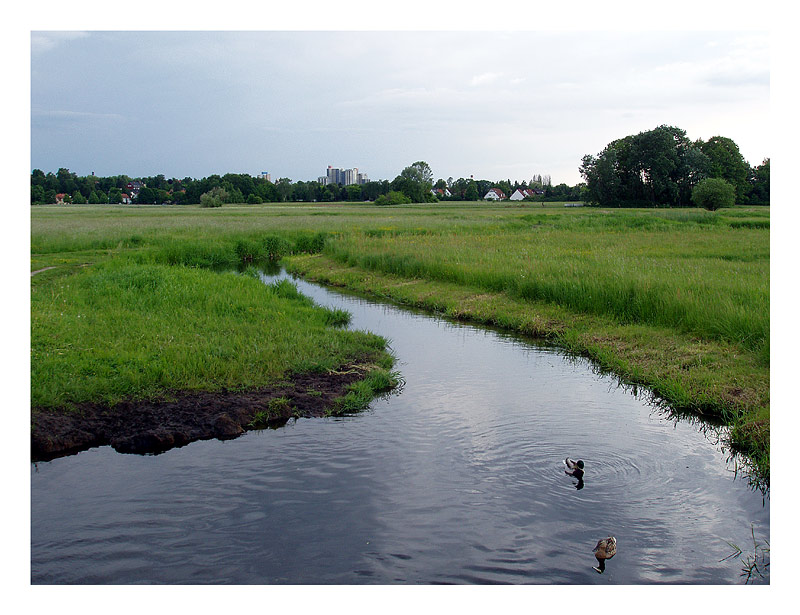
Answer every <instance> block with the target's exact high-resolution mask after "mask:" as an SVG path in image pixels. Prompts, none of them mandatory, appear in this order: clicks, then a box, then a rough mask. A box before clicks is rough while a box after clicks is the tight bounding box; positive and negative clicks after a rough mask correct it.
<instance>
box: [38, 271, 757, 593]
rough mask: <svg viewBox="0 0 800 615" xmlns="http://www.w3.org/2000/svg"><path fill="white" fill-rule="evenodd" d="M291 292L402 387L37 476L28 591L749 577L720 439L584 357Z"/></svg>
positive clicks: (743, 504) (748, 540)
mask: <svg viewBox="0 0 800 615" xmlns="http://www.w3.org/2000/svg"><path fill="white" fill-rule="evenodd" d="M298 287H299V288H300V290H301V291H302V292H304V293H305V294H307V295H310V296H312V297H313V298H314V299H315V300H316V301H317V302H318V303H321V304H325V305H331V306H336V307H341V308H345V309H347V310H349V311H350V312H352V313H353V316H354V318H353V325H352V326H353V327H354V328H358V329H367V330H370V331H373V332H375V333H378V334H381V335H383V336H385V337H387V338H389V339H390V340H391V347H392V349H393V350H394V352H395V353H396V355H397V357H398V360H399V364H398V369H399V370H400V371H401V372H402V375H403V377H404V379H405V386H404V387H403V388H402V390H401V391H400V392H399V393H397V394H394V395H391V396H390V397H388V398H386V399H381V400H376V401H375V402H374V403H373V404H372V406H371V408H370V409H369V410H367V411H366V412H364V413H362V414H359V415H358V416H353V417H346V418H336V419H334V418H331V419H301V420H298V421H296V422H290V423H289V424H288V425H287V426H285V427H283V428H281V429H277V430H264V431H257V432H249V433H247V434H245V435H244V436H242V437H240V438H238V439H236V440H230V441H226V442H221V441H217V440H213V441H204V442H195V443H192V444H190V445H188V446H186V447H183V448H179V449H173V450H171V451H168V452H166V453H163V454H160V455H155V456H152V455H151V456H137V455H122V454H119V453H116V452H115V451H113V450H112V449H111V448H110V447H102V448H97V449H93V450H89V451H86V452H83V453H80V454H78V455H74V456H71V457H65V458H61V459H56V460H54V461H50V462H45V463H37V464H32V467H31V492H32V497H31V517H32V518H31V558H32V562H31V578H32V582H33V583H93V584H94V583H257V584H278V583H302V584H306V583H312V584H331V583H334V584H364V583H383V584H385V583H459V584H463V583H573V584H615V583H624V584H629V583H714V584H718V583H742V582H743V577H742V576H741V574H742V561H741V560H742V559H744V558H746V557H747V555H748V552H749V553H750V554H751V555H752V553H753V535H755V537H756V539H757V540H758V541H759V542H761V543H764V542H765V541H769V528H770V513H769V500H768V499H766V500H765V499H764V497H763V495H762V494H761V493H760V492H754V491H752V490H751V489H750V488H749V487H748V484H747V481H746V480H744V479H742V478H741V477H740V478H736V477H735V473H734V470H735V468H734V466H733V464H732V463H731V462H729V461H728V460H727V455H726V454H725V453H724V452H723V451H722V449H721V447H720V446H719V445H717V444H716V443H715V442H716V438H715V437H713V436H711V435H706V434H704V430H703V429H702V427H701V426H697V425H692V424H689V423H687V422H675V421H673V420H670V419H668V418H667V417H665V416H664V415H663V414H662V413H661V412H660V411H658V410H656V409H655V408H654V407H652V406H650V405H648V404H647V403H646V401H645V399H643V398H641V397H638V396H635V395H633V394H632V393H631V392H630V391H629V390H626V389H624V388H622V387H619V386H618V384H617V382H616V380H615V379H614V378H612V377H609V376H603V375H598V374H596V373H594V372H593V371H592V369H591V365H590V364H589V363H588V362H586V361H584V360H580V359H578V360H576V359H573V358H569V357H566V356H564V355H563V354H562V353H560V352H558V351H554V350H551V349H542V348H539V347H537V346H535V345H532V344H530V343H527V342H525V341H521V340H519V339H518V338H514V337H511V336H507V335H503V334H500V333H497V332H494V331H489V330H486V329H481V328H477V327H472V326H464V325H459V324H453V323H450V322H446V321H443V320H439V319H436V318H431V317H430V316H425V315H421V314H416V313H412V312H409V311H404V310H400V309H398V308H395V307H390V306H386V305H381V304H375V303H372V302H368V301H365V300H362V299H358V298H353V297H348V296H343V295H340V294H335V293H332V292H330V291H327V290H325V289H322V288H320V287H318V286H314V285H310V284H307V283H304V282H298ZM568 455H569V456H572V457H580V458H582V459H583V460H585V462H586V465H587V475H586V479H585V484H584V487H583V488H582V489H580V490H579V489H576V481H575V480H574V479H572V478H571V477H569V476H566V475H565V474H564V471H563V459H564V457H566V456H568ZM751 532H752V534H751ZM611 534H613V535H614V536H616V538H617V541H618V553H617V555H616V557H614V558H613V559H611V560H609V562H608V565H607V567H606V571H605V573H604V574H602V575H600V574H598V573H596V572H595V571H594V570H593V569H592V566H593V565H596V561H595V559H594V557H593V556H592V548H593V547H594V545H595V543H596V542H597V540H598V539H600V538H604V537H606V536H607V535H611ZM729 543H733V544H736V545H738V546H739V547H741V548H742V549H743V550H744V553H743V554H742V555H740V556H738V557H730V558H728V559H725V558H726V557H728V556H729V555H731V553H732V552H733V549H732V547H731V546H730V544H729ZM748 549H749V551H748ZM721 560H722V561H721ZM755 580H756V581H758V582H762V583H763V582H769V578H768V576H767V577H766V578H761V577H756V579H755Z"/></svg>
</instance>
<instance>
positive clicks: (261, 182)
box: [31, 161, 586, 207]
mask: <svg viewBox="0 0 800 615" xmlns="http://www.w3.org/2000/svg"><path fill="white" fill-rule="evenodd" d="M133 182H139V183H140V184H141V186H142V187H141V188H139V189H138V193H137V194H136V196H135V198H133V200H132V202H133V203H139V204H154V203H168V204H176V205H183V204H196V205H204V206H209V207H216V206H220V205H223V204H225V203H250V204H259V203H284V202H323V203H328V202H341V201H347V202H363V201H372V202H375V203H376V204H378V205H380V204H385V203H392V202H395V203H397V202H407V203H425V202H436V201H442V200H444V201H478V200H480V199H482V198H483V197H484V195H485V194H486V193H487V192H488V191H489V189H490V188H500V189H501V190H503V192H505V194H506V196H511V194H512V193H513V192H514V191H515V190H516V189H518V188H531V189H535V190H537V197H536V200H540V201H547V200H570V199H571V200H579V199H581V198H582V197H583V196H584V193H585V190H586V188H585V185H583V184H579V185H577V186H572V187H571V186H567V185H566V184H563V183H562V184H558V185H556V186H553V185H552V182H551V180H550V177H549V176H547V175H545V176H542V175H534V176H533V177H532V178H531V180H530V181H529V182H525V181H523V182H519V181H514V182H512V181H511V180H510V179H506V180H500V181H490V180H486V179H478V180H475V179H473V178H471V177H470V178H469V179H467V178H463V177H461V178H458V179H453V178H452V177H449V178H448V179H447V180H445V179H439V180H437V181H436V182H434V181H433V172H432V170H431V168H430V165H428V163H427V162H424V161H418V162H415V163H413V164H411V165H409V166H408V167H406V168H405V169H403V170H402V171H401V172H400V174H399V175H398V176H397V177H395V179H394V180H392V181H389V180H378V181H370V182H367V183H365V184H361V185H359V184H351V185H346V186H345V185H338V184H320V183H319V182H317V181H296V182H293V181H291V180H290V179H289V178H286V177H282V178H280V179H278V180H277V181H276V182H274V183H273V182H270V181H267V180H266V179H263V178H260V177H252V176H251V175H247V174H245V173H227V174H225V175H210V176H208V177H204V178H202V179H194V178H191V177H184V178H183V179H178V178H174V177H173V178H171V179H167V178H166V177H165V176H164V175H155V176H151V177H129V176H127V175H114V176H110V177H100V176H95V175H87V176H78V175H77V174H75V173H73V172H71V171H70V170H69V169H66V168H60V169H59V170H58V171H57V172H56V173H52V172H50V173H45V172H44V171H42V170H40V169H34V170H33V171H32V173H31V204H33V205H42V204H52V203H56V202H57V196H58V195H63V196H62V197H61V199H63V201H64V202H66V203H76V204H86V203H90V204H102V203H111V204H115V203H122V202H123V195H126V194H127V195H128V196H129V197H133V195H132V194H131V190H130V189H129V188H128V186H129V185H130V184H132V183H133ZM445 189H446V190H447V191H449V192H450V195H449V196H447V193H446V192H445ZM437 190H438V191H437ZM390 194H393V195H395V196H392V197H391V198H389V195H390ZM396 195H402V198H401V197H398V196H396Z"/></svg>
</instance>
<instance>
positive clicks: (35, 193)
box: [31, 185, 45, 205]
mask: <svg viewBox="0 0 800 615" xmlns="http://www.w3.org/2000/svg"><path fill="white" fill-rule="evenodd" d="M44 202H45V200H44V187H42V186H41V185H37V186H31V205H34V204H38V203H44Z"/></svg>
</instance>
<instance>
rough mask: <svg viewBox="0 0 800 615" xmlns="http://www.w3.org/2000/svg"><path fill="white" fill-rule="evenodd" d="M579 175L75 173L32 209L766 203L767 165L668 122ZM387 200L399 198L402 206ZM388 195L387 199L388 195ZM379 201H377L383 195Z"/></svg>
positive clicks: (418, 170)
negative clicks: (718, 190) (729, 192)
mask: <svg viewBox="0 0 800 615" xmlns="http://www.w3.org/2000/svg"><path fill="white" fill-rule="evenodd" d="M580 172H581V175H582V177H583V179H584V180H585V183H579V184H577V185H575V186H568V185H567V184H563V183H562V184H558V185H555V186H553V185H552V182H551V180H550V177H549V176H548V175H544V176H542V175H534V176H533V177H532V178H531V179H530V181H527V182H526V181H523V182H518V181H514V182H512V181H511V180H509V179H506V180H500V181H490V180H485V179H481V180H475V179H472V178H471V177H470V178H469V179H465V178H463V177H461V178H458V179H455V180H454V179H453V178H452V177H449V178H448V179H447V180H445V179H439V180H437V181H436V182H434V181H433V173H432V171H431V169H430V166H429V165H428V164H427V163H426V162H423V161H419V162H415V163H413V164H412V165H410V166H408V167H406V168H405V169H403V171H402V172H401V173H400V174H399V175H398V176H397V177H396V178H395V179H394V180H392V181H388V180H381V181H370V182H367V183H365V184H361V185H359V184H351V185H339V184H321V183H319V182H317V181H296V182H293V181H292V180H290V179H288V178H286V177H282V178H280V179H278V180H277V181H276V182H274V183H273V182H270V181H268V180H266V179H262V178H260V177H253V176H251V175H248V174H245V173H227V174H225V175H210V176H208V177H204V178H202V179H193V178H191V177H184V178H183V179H177V178H174V177H173V178H171V179H167V178H166V177H165V176H164V175H156V176H154V177H136V178H132V177H129V176H127V175H115V176H111V177H99V176H95V175H87V176H83V177H79V176H78V175H76V174H75V173H72V172H70V170H69V169H65V168H61V169H58V171H57V172H56V173H52V172H50V173H45V172H44V171H42V170H40V169H34V170H33V171H32V172H31V204H33V205H40V204H51V203H77V204H87V203H88V204H102V203H111V204H114V203H128V202H130V203H133V204H137V203H138V204H154V203H164V204H175V205H182V204H199V205H208V206H219V205H222V204H223V203H251V204H258V203H285V202H323V203H327V202H337V201H349V202H363V201H373V202H374V201H377V204H381V203H390V202H422V201H425V202H437V201H478V200H480V199H482V198H483V197H484V196H485V195H486V193H487V192H488V191H489V190H490V189H491V188H499V189H500V190H502V191H503V193H504V194H505V195H506V197H509V196H511V194H513V192H514V191H515V190H517V189H530V190H532V191H534V193H535V194H534V195H531V196H527V197H526V198H525V200H526V201H535V202H545V201H584V202H586V203H587V204H589V205H599V206H602V207H663V206H666V207H670V206H671V207H689V206H692V202H691V194H692V189H693V188H694V187H695V186H696V185H697V184H698V183H699V182H700V181H701V180H703V179H705V178H721V179H724V180H725V181H727V182H728V183H730V184H731V185H732V186H733V187H734V189H735V192H736V202H737V203H740V204H749V205H769V159H768V158H767V159H766V160H764V161H763V162H762V164H760V165H759V166H756V167H751V166H750V165H749V164H748V163H747V161H745V160H744V158H743V157H742V154H741V153H740V152H739V147H738V146H737V145H736V143H734V142H733V141H732V140H731V139H728V138H726V137H712V138H710V139H709V140H708V141H703V140H702V139H701V140H698V141H691V140H689V139H688V138H687V136H686V132H685V131H683V130H681V129H680V128H675V127H672V126H659V127H658V128H655V129H653V130H649V131H646V132H641V133H639V134H637V135H630V136H627V137H625V138H623V139H617V140H615V141H612V142H611V143H609V144H608V145H607V146H606V147H605V149H603V151H602V152H600V153H599V154H597V155H596V156H593V155H588V154H587V155H586V156H584V157H583V160H582V164H581V166H580ZM390 193H392V194H393V195H404V196H405V198H404V199H403V200H402V201H399V200H396V199H395V200H392V198H391V195H390ZM387 195H388V196H389V197H390V198H388V199H387V198H386V197H387ZM381 197H383V198H381Z"/></svg>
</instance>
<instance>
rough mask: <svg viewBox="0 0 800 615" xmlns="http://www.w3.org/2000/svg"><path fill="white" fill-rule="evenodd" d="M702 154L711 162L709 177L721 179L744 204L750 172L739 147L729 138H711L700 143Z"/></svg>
mask: <svg viewBox="0 0 800 615" xmlns="http://www.w3.org/2000/svg"><path fill="white" fill-rule="evenodd" d="M698 144H699V147H700V149H701V150H702V152H703V153H704V154H705V155H706V156H707V157H708V159H709V161H710V169H709V175H708V176H709V177H719V178H722V179H724V180H725V181H727V182H728V183H730V184H732V185H733V186H734V188H735V189H736V199H737V200H738V201H739V202H744V197H745V195H746V193H747V190H748V185H747V176H748V173H749V170H750V167H749V165H748V164H747V162H746V161H745V159H744V157H743V156H742V154H741V152H740V151H739V146H738V145H736V143H734V142H733V141H732V140H731V139H728V138H727V137H711V138H710V139H709V140H708V141H706V142H703V141H702V140H701V141H699V142H698Z"/></svg>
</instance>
